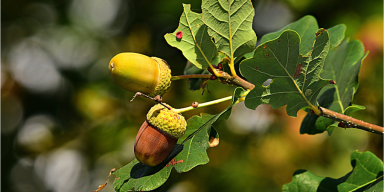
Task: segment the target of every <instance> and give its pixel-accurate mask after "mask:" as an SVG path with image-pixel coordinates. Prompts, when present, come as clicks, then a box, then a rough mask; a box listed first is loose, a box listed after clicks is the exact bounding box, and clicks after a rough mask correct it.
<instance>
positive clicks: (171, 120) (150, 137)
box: [134, 103, 187, 166]
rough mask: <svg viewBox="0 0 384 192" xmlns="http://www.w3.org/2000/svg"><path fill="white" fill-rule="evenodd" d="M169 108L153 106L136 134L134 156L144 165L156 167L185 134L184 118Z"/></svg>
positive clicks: (185, 123) (159, 105) (185, 124)
mask: <svg viewBox="0 0 384 192" xmlns="http://www.w3.org/2000/svg"><path fill="white" fill-rule="evenodd" d="M163 104H164V103H163ZM165 105H167V104H165ZM167 106H168V105H167ZM169 108H170V109H168V108H166V107H164V106H163V105H161V104H157V105H155V106H153V107H152V108H151V109H150V110H149V112H148V114H147V120H146V121H145V122H144V123H143V124H142V125H141V127H140V130H139V132H138V133H137V136H136V140H135V146H134V151H135V156H136V158H137V159H138V160H139V161H140V162H142V163H143V164H145V165H148V166H156V165H158V164H160V163H161V162H163V161H164V160H165V158H167V157H168V155H169V154H170V153H171V152H172V150H173V148H174V147H175V145H176V143H177V140H178V139H179V138H180V137H181V136H183V135H184V133H185V130H186V126H187V122H186V121H185V118H184V117H183V116H182V115H181V114H178V113H177V112H176V111H174V109H173V108H171V107H169Z"/></svg>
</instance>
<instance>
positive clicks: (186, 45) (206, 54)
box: [164, 4, 218, 69]
mask: <svg viewBox="0 0 384 192" xmlns="http://www.w3.org/2000/svg"><path fill="white" fill-rule="evenodd" d="M183 7H184V12H183V14H182V15H181V17H180V22H179V26H178V28H177V29H176V31H175V32H173V33H167V34H165V36H164V38H165V40H166V41H167V43H168V44H169V45H171V46H172V47H176V48H178V49H180V50H181V51H182V52H183V55H184V56H185V58H187V59H188V61H190V62H191V63H193V64H194V65H196V67H198V68H200V69H205V68H207V67H208V66H209V63H211V61H212V58H213V57H215V56H216V55H217V54H218V51H217V48H216V45H215V43H214V42H213V41H212V39H211V37H210V36H209V35H208V32H207V26H206V25H205V24H204V23H203V21H202V20H201V14H198V13H195V12H192V11H191V5H189V4H183ZM178 32H182V36H181V38H178V37H177V33H178Z"/></svg>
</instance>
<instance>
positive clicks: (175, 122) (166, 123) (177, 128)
mask: <svg viewBox="0 0 384 192" xmlns="http://www.w3.org/2000/svg"><path fill="white" fill-rule="evenodd" d="M163 104H165V103H163ZM165 105H166V106H169V105H168V104H165ZM169 108H171V107H170V106H169ZM147 120H148V122H149V123H150V124H152V125H153V126H155V127H156V128H158V129H159V130H161V131H164V132H166V133H167V134H169V135H170V136H172V137H174V138H177V139H178V138H180V137H181V136H183V135H184V133H185V130H186V127H187V122H186V121H185V118H184V117H183V116H182V115H181V114H178V113H177V112H176V111H175V110H174V109H173V108H171V109H168V108H166V107H164V106H163V105H161V104H156V105H155V106H153V107H152V108H151V109H150V110H149V112H148V113H147Z"/></svg>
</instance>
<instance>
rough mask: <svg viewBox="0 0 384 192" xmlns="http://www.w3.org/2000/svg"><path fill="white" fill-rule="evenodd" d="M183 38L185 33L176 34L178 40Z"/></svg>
mask: <svg viewBox="0 0 384 192" xmlns="http://www.w3.org/2000/svg"><path fill="white" fill-rule="evenodd" d="M182 37H183V32H181V31H178V32H176V38H178V39H181V38H182Z"/></svg>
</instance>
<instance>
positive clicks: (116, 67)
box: [109, 53, 172, 97]
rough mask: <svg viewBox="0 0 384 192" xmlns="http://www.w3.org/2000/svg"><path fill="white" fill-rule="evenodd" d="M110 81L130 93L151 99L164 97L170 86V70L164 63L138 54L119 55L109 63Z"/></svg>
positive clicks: (155, 58) (161, 60)
mask: <svg viewBox="0 0 384 192" xmlns="http://www.w3.org/2000/svg"><path fill="white" fill-rule="evenodd" d="M109 73H110V74H111V77H112V79H113V80H114V81H115V82H116V83H117V84H118V85H119V86H121V87H122V88H124V89H126V90H128V91H131V92H134V93H136V92H142V93H144V94H147V95H149V96H151V97H155V96H156V95H164V93H166V92H167V90H168V88H169V86H170V85H171V77H172V76H171V70H170V69H169V66H168V64H167V62H166V61H164V60H163V59H160V58H157V57H148V56H145V55H142V54H138V53H119V54H117V55H116V56H114V57H113V58H112V59H111V61H110V62H109Z"/></svg>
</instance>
